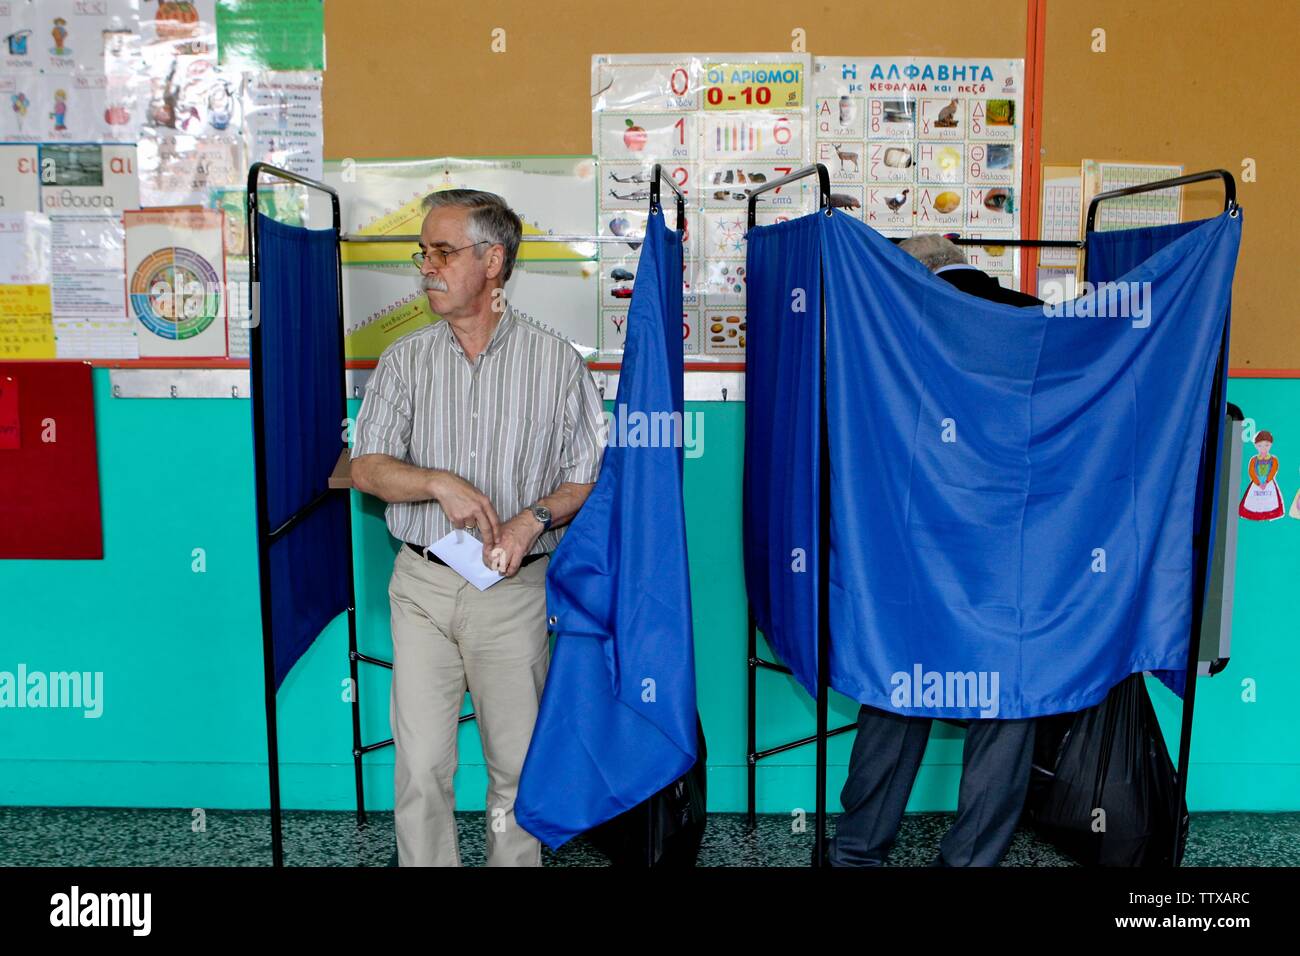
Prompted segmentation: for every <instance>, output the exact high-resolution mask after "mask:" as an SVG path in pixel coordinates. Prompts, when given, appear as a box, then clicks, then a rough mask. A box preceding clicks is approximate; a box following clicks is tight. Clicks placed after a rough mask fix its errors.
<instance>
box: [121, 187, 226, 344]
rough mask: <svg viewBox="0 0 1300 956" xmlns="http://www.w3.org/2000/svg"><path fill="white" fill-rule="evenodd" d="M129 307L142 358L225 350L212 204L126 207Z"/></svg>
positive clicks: (219, 226)
mask: <svg viewBox="0 0 1300 956" xmlns="http://www.w3.org/2000/svg"><path fill="white" fill-rule="evenodd" d="M123 218H124V221H125V224H126V288H127V309H128V312H129V314H130V316H131V318H132V319H133V320H134V321H135V323H136V334H137V337H138V339H139V346H140V357H141V358H154V357H164V356H165V357H177V356H184V357H186V358H224V357H225V356H226V288H225V284H226V265H225V254H224V251H223V235H224V228H225V227H224V223H223V216H222V214H221V213H220V212H219V211H216V210H212V209H150V210H140V211H135V212H127V213H126V214H125V215H124V217H123Z"/></svg>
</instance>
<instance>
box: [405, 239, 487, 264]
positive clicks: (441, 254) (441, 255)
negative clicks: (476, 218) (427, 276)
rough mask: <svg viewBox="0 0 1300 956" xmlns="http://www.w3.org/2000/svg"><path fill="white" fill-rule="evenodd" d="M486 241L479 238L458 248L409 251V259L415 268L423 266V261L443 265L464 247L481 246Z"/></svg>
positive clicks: (463, 249) (462, 250) (464, 248)
mask: <svg viewBox="0 0 1300 956" xmlns="http://www.w3.org/2000/svg"><path fill="white" fill-rule="evenodd" d="M485 242H487V240H486V239H480V240H479V241H478V242H471V243H470V244H469V245H468V246H461V247H460V248H459V249H430V250H429V251H428V252H413V253H411V261H412V262H414V263H415V266H416V268H417V269H418V268H419V267H420V266H423V265H424V263H425V261H426V260H428V261H429V262H432V263H433V264H434V265H435V266H445V265H446V264H447V260H448V259H450V258H451V257H452V256H454V255H455V254H456V253H458V252H464V251H465V250H466V249H473V248H474V247H475V246H481V245H483V243H485Z"/></svg>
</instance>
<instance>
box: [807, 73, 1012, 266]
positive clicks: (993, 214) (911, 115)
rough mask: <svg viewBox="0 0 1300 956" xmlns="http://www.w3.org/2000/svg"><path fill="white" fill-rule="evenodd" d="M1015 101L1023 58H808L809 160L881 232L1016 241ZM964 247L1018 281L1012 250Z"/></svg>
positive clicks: (844, 202)
mask: <svg viewBox="0 0 1300 956" xmlns="http://www.w3.org/2000/svg"><path fill="white" fill-rule="evenodd" d="M1023 104H1024V61H1023V60H994V59H986V58H980V57H971V58H966V59H949V58H943V57H907V56H904V57H817V58H816V59H815V61H814V65H813V84H812V104H811V107H812V124H813V128H814V141H815V146H814V156H813V161H814V162H819V163H824V164H825V165H826V168H827V169H828V170H829V172H830V178H831V191H832V193H834V194H838V195H837V198H836V203H837V205H839V206H841V207H842V208H843V209H845V210H846V211H847V212H850V213H851V214H852V215H855V216H858V217H859V218H861V219H862V220H863V221H865V222H867V223H868V224H870V225H872V226H874V227H875V228H876V229H878V230H879V231H880V232H881V233H883V234H884V235H887V236H904V237H905V236H911V235H915V234H918V233H926V232H938V233H958V234H960V235H962V236H964V237H969V238H1006V239H1012V238H1019V236H1020V206H1021V178H1022V174H1021V170H1022V168H1023V148H1024V147H1023V140H1024V134H1023V123H1024V119H1025V118H1024V115H1023ZM964 251H965V252H966V254H967V258H968V259H969V260H970V262H971V264H972V265H975V266H977V267H979V268H980V269H983V270H984V271H985V272H988V273H990V274H992V275H995V276H997V277H998V280H999V281H1000V282H1002V283H1003V284H1004V285H1012V286H1016V287H1018V285H1019V259H1020V257H1019V256H1018V255H1016V254H1015V250H1014V247H1010V246H969V247H966V248H965V250H964Z"/></svg>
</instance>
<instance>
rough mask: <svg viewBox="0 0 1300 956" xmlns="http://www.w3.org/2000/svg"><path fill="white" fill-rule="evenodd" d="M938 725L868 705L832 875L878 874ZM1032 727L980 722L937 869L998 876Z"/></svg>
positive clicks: (992, 284)
mask: <svg viewBox="0 0 1300 956" xmlns="http://www.w3.org/2000/svg"><path fill="white" fill-rule="evenodd" d="M899 248H900V249H903V250H904V251H905V252H907V253H909V254H910V255H912V256H913V257H914V258H916V259H918V260H920V261H921V262H922V263H923V264H924V265H925V266H926V267H927V268H928V269H929V270H930V271H931V272H933V273H935V274H936V275H937V276H939V278H941V279H944V280H946V281H948V282H949V283H951V284H952V285H954V286H956V287H957V288H958V289H960V290H962V291H963V292H967V293H969V294H971V295H975V296H978V297H979V298H981V299H990V300H992V301H994V302H1001V303H1004V304H1006V305H1016V306H1023V305H1042V304H1043V303H1042V301H1041V300H1039V299H1035V298H1034V297H1033V296H1031V295H1025V294H1024V293H1022V292H1016V291H1014V290H1012V289H1004V288H1003V287H1002V286H1001V285H999V284H998V281H997V280H996V279H994V278H993V277H992V276H990V275H988V274H986V273H984V272H981V271H980V270H979V269H976V268H975V267H974V266H971V265H968V264H967V262H966V257H965V256H964V255H962V251H961V249H959V248H958V247H957V246H956V245H955V244H954V243H952V242H950V241H949V240H947V239H945V238H944V237H943V236H937V235H922V236H917V237H915V238H913V239H906V240H904V241H903V242H901V243H900V244H899ZM930 723H931V721H930V719H929V718H927V717H907V716H904V715H903V714H895V713H890V712H888V711H884V710H878V709H876V708H874V707H867V706H866V705H863V706H862V707H861V708H860V709H859V710H858V735H857V738H856V739H855V740H854V741H853V752H852V754H851V755H850V757H849V775H848V779H847V780H845V782H844V790H843V791H842V792H841V794H840V803H841V804H842V805H843V806H844V813H843V814H841V815H840V818H839V820H838V821H837V822H836V825H835V837H834V839H832V840H831V844H830V853H829V861H830V863H831V865H832V866H880V865H882V864H883V863H884V862H885V859H886V858H887V857H888V856H889V851H890V850H891V849H892V848H893V845H894V840H895V839H896V838H897V836H898V827H899V824H901V823H902V822H903V811H904V810H905V809H906V808H907V800H908V797H909V796H910V795H911V792H912V784H913V783H914V782H915V781H916V774H917V771H918V770H920V769H921V758H922V756H924V755H925V746H926V743H927V742H928V741H929V739H930ZM1033 746H1034V721H1032V720H972V721H970V722H969V724H968V726H967V729H966V744H965V747H964V749H963V750H962V761H961V762H962V771H961V788H960V790H959V792H958V795H957V819H956V820H955V821H954V822H953V825H952V826H951V827H950V828H949V830H948V832H947V833H945V834H944V836H943V840H942V841H941V842H940V844H939V854H938V856H937V857H936V858H935V860H934V864H935V865H937V866H996V865H997V864H998V863H999V862H1000V861H1001V860H1002V857H1003V856H1005V855H1006V852H1007V848H1008V847H1009V846H1010V845H1011V838H1012V836H1013V835H1014V834H1015V832H1016V823H1017V821H1018V820H1019V819H1020V812H1021V810H1022V809H1023V808H1024V804H1025V793H1026V791H1027V790H1028V788H1029V770H1030V763H1031V760H1032V757H1033Z"/></svg>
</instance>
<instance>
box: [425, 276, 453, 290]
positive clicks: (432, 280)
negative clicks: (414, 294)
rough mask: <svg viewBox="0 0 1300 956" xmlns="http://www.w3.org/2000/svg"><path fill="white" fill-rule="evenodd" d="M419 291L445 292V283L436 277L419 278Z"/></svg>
mask: <svg viewBox="0 0 1300 956" xmlns="http://www.w3.org/2000/svg"><path fill="white" fill-rule="evenodd" d="M420 289H421V291H424V292H446V291H447V283H445V282H443V281H442V280H441V279H439V278H438V277H437V276H420Z"/></svg>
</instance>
